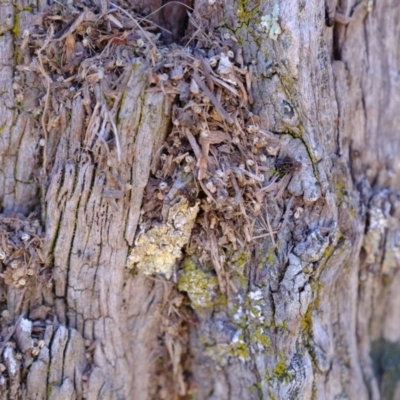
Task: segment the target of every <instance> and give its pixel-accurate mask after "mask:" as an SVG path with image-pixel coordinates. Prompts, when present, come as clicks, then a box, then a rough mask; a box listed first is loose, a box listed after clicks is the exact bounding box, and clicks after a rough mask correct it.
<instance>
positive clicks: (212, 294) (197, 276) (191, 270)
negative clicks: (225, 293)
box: [178, 257, 226, 309]
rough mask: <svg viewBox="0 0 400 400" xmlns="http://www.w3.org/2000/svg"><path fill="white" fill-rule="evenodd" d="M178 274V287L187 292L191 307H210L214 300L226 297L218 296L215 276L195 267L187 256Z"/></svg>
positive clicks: (218, 300)
mask: <svg viewBox="0 0 400 400" xmlns="http://www.w3.org/2000/svg"><path fill="white" fill-rule="evenodd" d="M181 267H182V271H181V272H180V274H179V281H178V288H179V290H181V291H184V292H187V294H188V296H189V299H190V301H191V304H192V307H193V308H194V309H196V308H211V307H213V306H214V304H215V301H217V302H218V303H221V301H223V300H224V302H225V303H226V299H223V298H220V297H221V296H222V295H221V296H217V294H218V281H217V278H216V276H214V275H212V274H210V273H206V272H204V271H202V270H201V269H198V268H197V265H196V262H195V261H194V259H192V258H191V257H187V258H186V259H185V260H184V261H183V263H182V265H181Z"/></svg>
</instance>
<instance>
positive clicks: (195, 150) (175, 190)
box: [30, 3, 302, 292]
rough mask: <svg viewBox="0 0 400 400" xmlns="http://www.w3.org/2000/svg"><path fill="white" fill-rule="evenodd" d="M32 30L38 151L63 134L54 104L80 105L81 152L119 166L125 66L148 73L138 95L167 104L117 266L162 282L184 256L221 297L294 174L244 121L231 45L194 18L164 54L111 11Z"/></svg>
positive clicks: (49, 21)
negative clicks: (211, 278)
mask: <svg viewBox="0 0 400 400" xmlns="http://www.w3.org/2000/svg"><path fill="white" fill-rule="evenodd" d="M119 4H121V3H119ZM103 11H104V10H103ZM39 22H40V24H39V25H41V26H42V27H38V28H37V30H36V31H33V32H32V35H31V38H30V48H31V49H32V48H33V49H36V59H35V58H34V57H33V58H34V60H33V62H32V65H31V67H30V68H32V67H34V68H36V71H38V72H39V73H40V74H41V76H42V77H43V81H44V83H45V87H46V88H47V92H46V93H45V94H44V97H43V104H42V108H43V112H42V115H41V125H42V128H43V132H44V135H45V137H44V139H45V140H44V142H45V145H47V143H48V142H49V140H48V138H47V132H48V131H50V130H51V129H52V128H53V127H55V126H59V125H60V124H63V123H65V122H63V120H62V118H58V117H55V115H57V114H58V110H55V109H53V107H54V104H57V101H56V100H57V99H62V106H63V107H66V108H71V107H72V106H71V104H72V100H73V99H74V98H75V97H77V96H81V97H82V98H83V102H82V104H83V106H84V107H85V109H86V113H87V115H91V116H92V117H91V118H90V119H89V120H88V121H86V132H87V138H86V139H85V143H84V144H83V145H84V147H85V148H86V149H90V151H91V153H92V154H93V156H94V157H97V156H98V153H96V151H95V149H96V145H97V146H104V145H105V146H107V148H108V149H109V150H110V151H109V152H108V153H107V156H108V157H111V156H112V155H115V154H116V158H117V160H119V159H120V158H121V154H120V153H121V149H120V147H119V138H118V129H117V124H116V121H117V113H118V107H119V105H120V102H121V97H122V93H123V90H124V88H125V86H126V79H127V76H128V75H127V74H126V72H127V71H128V70H129V68H130V67H131V65H132V60H139V61H140V60H141V61H140V62H143V63H147V64H148V65H149V66H150V68H149V72H148V82H147V83H148V90H149V91H155V92H162V93H164V94H165V95H166V96H169V97H170V98H171V100H172V102H173V108H172V116H171V131H170V133H169V135H168V136H167V138H166V141H165V143H164V144H163V146H162V147H161V148H160V149H159V150H158V152H157V153H156V154H155V156H154V160H153V163H152V169H151V172H152V175H151V178H150V180H149V183H148V185H147V188H146V191H145V199H144V201H143V208H142V214H141V218H140V229H139V232H138V236H137V238H136V245H135V247H134V249H133V250H132V253H131V255H130V257H129V260H128V263H127V266H128V267H129V268H132V267H137V268H138V269H139V270H141V271H143V272H144V273H147V274H152V273H162V274H164V275H165V276H166V277H170V276H171V274H172V270H173V267H174V264H175V263H176V261H177V260H178V259H180V258H182V250H184V251H185V252H186V253H187V254H188V255H196V257H197V258H198V259H199V260H200V263H199V264H200V265H201V266H202V267H203V268H207V269H208V270H207V271H205V272H207V273H209V272H210V270H211V271H215V273H216V275H217V281H218V285H219V289H220V290H221V291H222V292H227V291H228V289H229V288H231V287H232V284H231V283H230V282H228V281H229V271H227V268H228V266H227V261H226V260H229V259H230V258H231V257H232V254H233V253H235V252H237V251H238V250H239V249H249V248H250V246H252V244H254V242H255V241H257V240H259V239H262V240H264V239H265V237H270V238H271V240H272V242H273V243H274V235H275V234H276V232H277V230H278V229H279V224H281V222H280V221H278V222H276V221H273V222H270V221H269V217H268V213H266V203H267V199H268V197H270V196H274V198H275V199H276V198H278V199H279V198H281V197H283V196H284V195H287V194H286V192H285V189H286V187H287V186H288V184H289V182H290V179H291V177H292V176H295V175H296V174H298V172H299V171H301V169H302V165H301V162H300V160H297V159H296V157H294V156H293V154H291V152H290V151H288V150H286V149H285V146H284V144H283V143H282V140H281V139H280V138H278V137H277V136H276V135H274V134H272V133H270V132H268V131H266V130H265V129H263V127H262V126H260V119H259V117H258V116H257V115H254V114H253V113H252V112H251V111H250V107H251V104H252V102H253V96H252V88H251V83H252V67H251V66H245V65H244V63H243V58H242V48H241V46H240V45H239V44H238V40H237V39H236V38H235V36H234V35H232V34H229V33H226V32H218V31H208V32H207V33H205V30H204V29H202V27H201V19H199V18H198V15H197V14H196V11H194V12H193V13H192V14H191V16H190V19H189V25H190V26H195V27H196V33H195V34H194V36H193V37H192V38H191V39H190V45H191V46H193V47H190V48H189V47H185V48H184V47H179V46H177V45H172V46H170V47H167V46H165V44H164V43H163V42H162V41H161V40H160V34H155V33H153V32H155V30H154V25H153V24H152V22H150V21H148V20H146V19H143V18H140V17H139V16H137V15H135V14H134V13H133V11H132V10H129V11H127V10H126V9H124V8H123V7H121V6H119V5H118V4H114V3H110V9H109V10H108V11H107V12H103V13H99V14H98V15H96V14H94V13H93V12H90V11H85V12H84V13H78V12H77V10H75V9H74V8H72V6H63V7H61V6H59V5H58V4H55V5H53V6H51V7H49V8H48V9H47V11H46V13H45V14H43V15H41V17H40V21H39ZM43 27H44V29H45V30H44V31H43ZM35 60H36V61H35ZM99 90H100V92H101V95H99ZM100 142H101V143H100ZM94 143H96V145H95V144H94ZM49 151H50V152H51V149H50V150H49ZM44 154H47V153H46V149H45V150H44ZM103 154H104V152H103ZM103 157H104V156H103ZM108 162H110V160H108ZM44 165H45V166H46V157H44ZM183 175H184V176H186V178H184V176H183ZM187 177H189V178H187ZM182 182H183V183H182ZM285 215H286V214H285ZM284 218H286V219H287V215H286V217H284ZM191 232H192V235H191ZM193 233H195V234H193Z"/></svg>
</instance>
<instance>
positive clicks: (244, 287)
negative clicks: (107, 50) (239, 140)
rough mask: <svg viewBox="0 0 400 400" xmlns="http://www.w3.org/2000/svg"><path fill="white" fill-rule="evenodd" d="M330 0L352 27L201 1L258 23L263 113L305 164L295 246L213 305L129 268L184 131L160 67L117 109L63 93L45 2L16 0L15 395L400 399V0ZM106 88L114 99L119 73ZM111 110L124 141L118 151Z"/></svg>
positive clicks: (2, 100) (236, 279) (299, 178)
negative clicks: (50, 52)
mask: <svg viewBox="0 0 400 400" xmlns="http://www.w3.org/2000/svg"><path fill="white" fill-rule="evenodd" d="M132 3H134V2H132ZM136 3H137V4H138V5H139V6H140V4H139V3H140V2H136ZM152 3H156V2H152ZM327 3H328V16H331V17H335V19H336V24H335V25H334V27H329V26H327V24H326V9H325V5H324V4H323V3H321V2H319V1H315V0H311V1H304V2H298V1H292V0H290V1H284V2H283V1H282V2H280V3H279V8H275V9H274V4H275V3H273V2H270V1H265V2H261V4H260V3H259V2H251V1H249V2H236V1H232V0H230V1H228V0H226V1H216V2H212V1H202V0H197V1H196V2H195V10H196V12H197V13H198V14H197V18H198V19H197V21H199V20H200V21H202V29H203V30H204V31H206V32H209V31H212V30H213V29H216V28H218V27H222V29H223V31H224V32H226V33H230V34H233V35H234V36H235V37H236V38H237V39H238V43H239V44H240V45H241V46H239V44H238V46H237V48H239V47H242V52H243V58H244V63H245V65H247V66H248V68H249V69H251V70H252V73H253V76H252V96H253V97H254V102H253V104H252V112H253V113H254V114H255V115H258V116H259V117H260V126H261V127H262V128H263V129H265V130H268V131H270V132H273V136H274V138H275V139H274V140H275V142H274V143H275V144H276V145H277V146H279V147H280V148H281V149H283V151H284V152H286V153H287V154H290V155H292V156H293V157H294V158H295V159H296V160H298V161H299V162H301V164H302V169H301V170H300V171H294V172H293V174H292V176H291V180H290V183H289V184H288V186H287V189H286V190H285V192H284V195H283V197H279V196H277V197H276V198H273V197H271V196H269V197H268V204H267V205H266V209H267V211H268V214H269V216H270V219H271V223H272V225H273V226H274V227H275V226H278V225H279V223H280V224H281V225H280V229H278V232H277V233H276V235H275V238H274V241H275V244H277V245H275V244H274V241H273V240H272V239H271V238H270V237H266V238H265V240H263V241H257V244H256V246H255V248H252V258H251V259H250V260H251V262H249V263H245V266H244V267H243V263H242V264H241V263H240V262H239V261H238V258H240V257H237V254H236V255H235V257H236V258H234V257H233V256H232V259H229V260H227V262H226V269H227V270H226V271H225V272H226V274H227V275H228V276H230V277H231V278H230V279H231V281H232V283H233V285H234V287H235V290H232V291H230V292H229V293H228V294H227V296H226V298H225V301H224V302H217V301H215V303H213V302H211V304H210V303H209V302H207V306H199V302H197V303H196V301H195V299H196V297H195V296H196V293H195V292H194V289H193V287H190V286H188V285H187V286H185V285H183V284H181V285H179V288H180V289H181V292H179V290H178V285H176V283H174V281H173V280H166V279H165V278H163V277H161V276H157V275H155V276H150V277H149V276H146V275H144V274H143V272H141V271H140V270H139V271H137V273H136V274H132V273H131V271H130V270H128V269H127V268H126V265H127V260H128V255H129V252H130V251H131V250H132V248H135V234H136V232H137V227H138V224H139V219H140V212H141V208H142V207H143V204H142V201H143V194H144V190H145V187H146V185H147V183H148V180H149V177H150V174H151V168H152V162H153V161H154V157H155V155H156V153H157V150H158V149H159V148H160V146H161V145H162V143H163V142H164V140H165V138H166V136H167V135H168V134H169V132H170V129H171V126H170V124H171V120H172V111H171V110H172V109H171V103H170V97H168V96H167V95H166V94H164V93H163V92H158V93H155V92H152V91H151V90H149V87H148V81H147V78H146V77H147V75H146V71H147V69H149V68H150V66H149V65H146V63H145V61H144V60H142V59H136V60H133V62H132V64H131V65H130V66H128V67H126V68H125V75H124V77H123V79H125V82H124V89H123V91H122V92H121V93H120V96H119V97H118V98H117V99H116V101H115V108H113V109H110V110H105V109H102V108H101V107H100V106H99V108H98V109H94V110H93V109H92V108H90V107H89V106H88V103H87V99H88V94H87V93H80V94H78V95H76V96H73V98H72V99H70V100H69V102H68V103H64V102H57V101H56V100H54V99H53V101H52V103H51V104H50V105H48V106H46V96H48V101H51V99H52V97H51V96H52V95H54V94H55V93H56V91H57V86H56V82H52V83H51V84H50V91H48V87H49V86H48V85H49V83H48V81H47V80H46V76H45V75H44V74H43V73H41V70H40V65H39V63H38V56H37V54H36V55H32V54H31V53H30V52H29V51H28V48H27V46H26V43H27V42H26V41H25V39H26V37H27V35H28V32H29V29H30V27H31V26H32V25H33V24H34V23H38V24H40V23H42V21H41V20H40V19H38V15H39V14H38V13H39V12H42V11H43V10H44V9H45V4H43V3H40V2H39V3H38V4H37V5H35V6H30V5H28V4H25V2H17V4H16V5H13V3H12V2H3V3H2V4H1V6H0V30H1V32H2V34H1V35H0V68H1V74H0V76H1V78H0V85H1V88H2V90H1V96H0V119H1V124H0V126H1V132H0V134H1V140H0V196H1V201H2V213H3V214H2V215H1V221H0V222H1V229H2V230H1V234H2V241H1V247H2V249H1V250H2V253H1V258H2V263H1V266H0V273H1V277H2V283H1V285H0V294H1V303H0V307H1V311H2V314H1V317H0V322H1V326H0V327H1V332H0V335H1V336H0V340H1V341H0V350H1V351H2V353H1V365H0V389H1V391H0V398H1V399H7V398H12V399H14V398H16V399H17V398H29V399H30V398H32V399H47V398H49V399H69V398H71V399H75V398H76V399H80V398H88V399H159V398H162V399H177V398H185V396H190V395H193V396H194V397H195V398H198V399H215V400H217V399H218V400H219V399H221V400H223V399H261V398H265V399H336V398H343V399H344V398H348V399H356V398H357V399H374V400H377V399H397V398H399V396H400V385H399V379H400V373H399V366H398V360H399V359H400V347H399V346H400V345H399V335H400V333H399V332H400V330H399V329H398V327H399V322H400V321H399V320H400V313H399V311H398V307H397V304H398V303H399V301H400V299H399V298H398V296H399V295H400V293H399V291H398V290H396V287H397V286H398V280H399V273H398V271H399V263H400V261H399V260H400V250H399V246H400V245H399V243H400V242H399V211H398V210H399V192H398V190H399V178H398V176H400V175H399V166H400V164H399V162H398V161H397V155H398V153H399V143H400V141H399V136H398V132H397V131H398V126H400V121H399V119H400V114H399V113H398V112H397V110H398V109H399V105H400V96H399V93H400V88H399V85H400V83H399V82H400V80H399V60H398V56H397V53H398V51H397V46H398V44H397V42H398V37H399V29H400V7H399V5H397V3H396V1H394V0H385V1H380V2H375V3H373V2H372V1H370V0H368V1H367V0H366V1H361V2H355V1H342V2H338V3H336V1H327ZM276 4H278V2H277V3H276ZM77 5H78V3H77ZM100 9H102V10H103V11H104V9H106V6H105V5H104V4H102V8H100ZM262 16H269V20H268V21H269V22H268V24H269V25H268V26H266V25H265V21H266V20H265V19H262V18H261V17H262ZM87 18H91V17H90V16H89V15H87ZM279 29H280V31H281V32H279ZM189 31H190V28H189ZM191 31H192V32H193V29H192V30H191ZM93 96H94V97H95V98H96V100H97V102H98V104H99V105H101V104H104V101H103V100H104V98H103V92H102V88H101V85H100V84H98V85H97V86H95V90H94V94H93ZM49 110H52V112H53V113H54V115H59V116H60V117H59V118H58V119H57V120H52V119H51V113H50V112H49ZM107 113H108V114H107ZM107 115H108V117H107ZM117 115H118V118H117ZM43 116H44V117H43ZM43 118H44V120H43ZM90 118H93V123H92V125H91V128H92V129H90V130H86V128H87V124H88V120H89V119H90ZM105 118H109V120H111V119H114V120H115V122H116V124H117V128H118V133H119V135H118V136H119V140H120V148H121V153H120V156H121V159H120V160H119V161H118V162H116V161H115V160H116V158H117V151H116V150H115V149H112V150H111V152H112V155H113V157H112V158H111V159H112V160H114V163H113V164H111V165H110V164H108V161H107V158H106V157H103V158H101V157H102V154H104V145H103V144H102V143H101V141H100V140H99V139H98V136H96V132H100V128H101V124H102V123H103V122H104V119H105ZM43 121H44V122H45V124H43ZM44 125H45V126H46V127H47V128H45V129H47V132H46V133H47V135H46V136H47V137H46V139H47V141H46V143H45V146H43V141H41V139H43V138H44V136H45V132H44V129H43V126H44ZM99 127H100V128H99ZM96 129H97V131H96ZM43 152H44V153H45V156H44V157H43ZM43 160H46V162H45V164H44V165H43ZM35 210H36V211H37V210H39V211H40V215H39V216H40V222H39V221H38V220H37V219H35V217H32V216H30V215H29V214H30V212H32V211H35ZM15 219H18V220H19V222H18V223H16V222H15V223H14V222H13V221H14V220H15ZM42 227H43V230H42ZM23 234H26V235H29V238H28V239H27V237H26V236H25V237H23ZM30 239H32V240H36V241H35V242H32V243H33V244H32V246H31V247H29V248H30V249H31V250H29V252H28V250H24V251H22V250H20V252H19V253H18V254H16V252H17V250H18V249H20V248H23V249H27V248H28V246H27V245H26V243H27V242H26V240H30ZM179 243H180V242H179ZM181 246H182V245H181ZM246 251H247V248H246V247H245V248H244V249H242V252H243V254H245V255H246V256H249V254H248V253H246ZM24 257H25V258H24ZM182 259H183V256H182ZM26 260H30V261H29V265H28V264H27V261H26ZM179 261H181V260H178V262H177V263H176V265H177V268H180V270H178V276H179V273H181V274H184V273H185V272H184V265H183V264H184V263H183V264H182V265H180V267H178V266H179ZM183 261H185V260H183ZM196 262H197V261H196ZM198 262H201V261H198ZM13 263H14V264H13ZM240 268H241V270H240V273H238V270H239V269H240ZM178 279H179V278H178ZM214 300H215V299H214ZM39 339H40V340H39Z"/></svg>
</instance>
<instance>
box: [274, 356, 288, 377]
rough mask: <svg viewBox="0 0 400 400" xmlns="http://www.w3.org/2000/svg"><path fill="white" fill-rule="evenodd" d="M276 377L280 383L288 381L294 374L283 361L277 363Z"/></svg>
mask: <svg viewBox="0 0 400 400" xmlns="http://www.w3.org/2000/svg"><path fill="white" fill-rule="evenodd" d="M274 377H275V378H276V379H279V380H280V381H288V380H289V379H290V378H291V377H292V374H291V373H290V372H289V370H288V367H287V365H286V363H285V362H284V361H283V360H280V361H278V362H277V364H276V366H275V368H274Z"/></svg>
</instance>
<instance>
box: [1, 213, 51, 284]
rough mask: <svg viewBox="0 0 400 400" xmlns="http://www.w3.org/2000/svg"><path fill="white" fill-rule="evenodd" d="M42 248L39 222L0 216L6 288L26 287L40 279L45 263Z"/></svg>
mask: <svg viewBox="0 0 400 400" xmlns="http://www.w3.org/2000/svg"><path fill="white" fill-rule="evenodd" d="M41 247H42V227H41V224H40V222H39V220H38V219H35V218H34V216H30V217H28V218H25V217H23V216H21V215H16V216H15V217H7V216H4V215H0V265H1V274H0V277H1V278H3V282H4V284H5V285H6V286H11V287H13V288H22V287H25V286H26V285H27V284H28V282H29V280H30V279H32V278H33V279H36V278H37V276H38V275H39V273H40V269H41V268H42V267H43V264H44V262H43V259H42V255H41Z"/></svg>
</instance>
